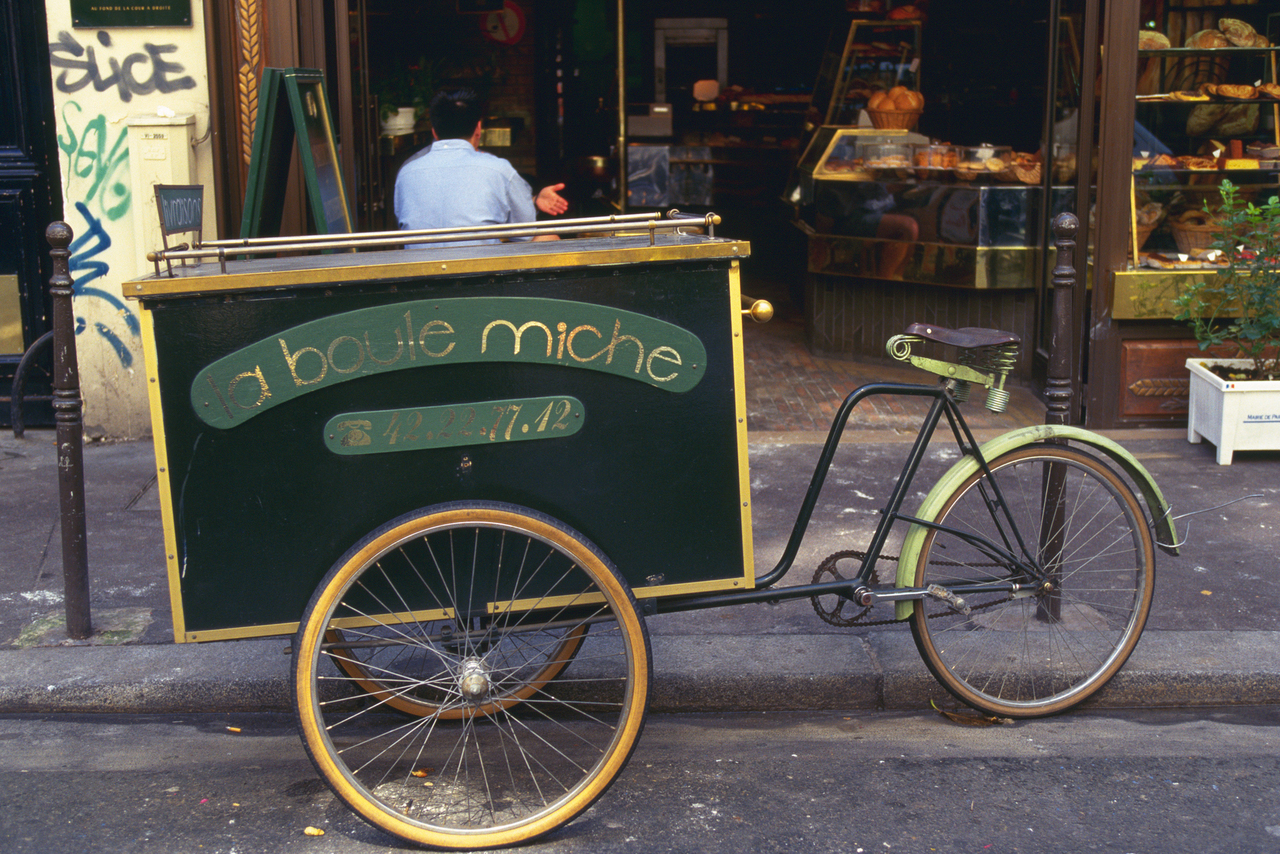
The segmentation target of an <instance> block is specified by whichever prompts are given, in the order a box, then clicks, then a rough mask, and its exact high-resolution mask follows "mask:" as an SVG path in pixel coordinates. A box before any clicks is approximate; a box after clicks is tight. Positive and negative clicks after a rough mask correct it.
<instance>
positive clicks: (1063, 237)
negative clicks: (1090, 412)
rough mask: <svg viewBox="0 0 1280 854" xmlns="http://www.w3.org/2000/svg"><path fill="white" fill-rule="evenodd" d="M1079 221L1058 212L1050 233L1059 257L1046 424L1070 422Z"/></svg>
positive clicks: (1045, 392) (1051, 337)
mask: <svg viewBox="0 0 1280 854" xmlns="http://www.w3.org/2000/svg"><path fill="white" fill-rule="evenodd" d="M1079 230H1080V221H1079V220H1078V219H1076V216H1075V214H1070V213H1060V214H1058V215H1057V216H1056V217H1054V218H1053V236H1054V237H1055V238H1056V243H1055V245H1056V246H1057V247H1058V261H1057V264H1055V265H1054V268H1053V281H1052V284H1053V332H1052V334H1051V336H1050V338H1049V365H1048V368H1049V370H1048V377H1047V379H1046V380H1045V385H1044V396H1045V400H1046V401H1047V407H1046V410H1045V414H1044V423H1046V424H1069V423H1070V422H1071V398H1072V396H1073V394H1074V391H1075V388H1074V387H1075V383H1074V382H1073V378H1072V374H1073V370H1072V358H1071V355H1072V352H1073V351H1074V348H1073V347H1072V342H1071V311H1072V301H1073V300H1074V298H1075V287H1076V268H1075V250H1076V233H1077V232H1078V231H1079Z"/></svg>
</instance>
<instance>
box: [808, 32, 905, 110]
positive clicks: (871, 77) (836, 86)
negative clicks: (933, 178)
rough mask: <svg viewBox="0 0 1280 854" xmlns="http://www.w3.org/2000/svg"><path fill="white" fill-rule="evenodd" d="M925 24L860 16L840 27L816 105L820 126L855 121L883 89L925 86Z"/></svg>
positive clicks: (825, 65)
mask: <svg viewBox="0 0 1280 854" xmlns="http://www.w3.org/2000/svg"><path fill="white" fill-rule="evenodd" d="M920 28H921V22H920V21H918V20H915V21H905V20H904V21H872V20H864V19H854V20H852V21H850V22H849V28H848V30H847V31H841V30H834V31H833V32H832V34H831V38H830V40H829V41H828V43H827V48H826V51H825V52H824V53H823V58H822V64H821V66H820V68H819V71H818V80H817V84H816V85H815V87H814V91H813V99H812V102H811V105H810V106H811V116H812V117H813V122H814V125H815V127H816V126H819V125H848V124H855V123H856V122H857V120H858V111H859V110H861V109H863V108H864V107H865V106H866V103H867V99H868V98H870V97H871V94H872V93H873V92H875V91H876V90H877V89H890V88H892V87H894V86H899V85H900V86H907V87H909V88H912V89H919V88H920Z"/></svg>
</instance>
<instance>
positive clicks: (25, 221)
mask: <svg viewBox="0 0 1280 854" xmlns="http://www.w3.org/2000/svg"><path fill="white" fill-rule="evenodd" d="M47 44H48V35H47V31H46V28H45V12H44V4H42V3H32V2H30V0H0V57H2V60H0V61H2V62H3V63H4V66H5V68H4V73H3V74H0V234H4V235H6V239H5V240H3V241H0V425H3V426H6V427H8V426H11V421H10V418H11V415H10V413H11V405H12V397H13V391H14V384H15V383H14V380H15V375H17V376H19V377H23V376H25V383H23V385H24V397H25V398H26V399H27V402H26V403H25V404H24V406H23V409H22V421H23V423H24V424H25V425H26V426H50V425H52V424H53V407H52V403H51V400H50V397H51V393H52V389H51V388H50V386H51V381H50V380H51V376H52V371H51V365H50V362H51V357H52V353H53V348H52V347H51V346H40V347H35V345H36V344H37V342H40V341H41V340H42V338H43V336H44V335H45V333H47V332H48V331H49V330H50V329H51V328H52V313H51V305H50V298H49V295H48V288H47V287H46V284H45V283H46V282H47V281H48V278H49V272H50V271H49V256H48V244H46V243H45V240H44V231H45V228H46V227H47V226H48V225H49V223H50V222H53V221H55V220H60V219H62V198H61V195H60V192H59V187H60V185H61V182H60V181H59V180H58V156H57V146H56V141H55V140H54V137H53V127H54V113H53V86H52V84H51V83H50V80H49V51H48V46H47ZM45 340H46V341H47V339H45ZM28 352H30V356H29V357H28V358H27V359H26V360H25V362H24V359H23V357H24V355H26V354H28ZM20 368H21V369H22V370H21V373H20V372H19V369H20Z"/></svg>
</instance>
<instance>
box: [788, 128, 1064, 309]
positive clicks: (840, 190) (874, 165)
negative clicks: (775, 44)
mask: <svg viewBox="0 0 1280 854" xmlns="http://www.w3.org/2000/svg"><path fill="white" fill-rule="evenodd" d="M1041 178H1042V173H1041V170H1040V166H1039V163H1038V161H1035V160H1034V159H1033V158H1032V156H1031V155H1014V153H1013V152H1011V151H1010V150H1009V149H1008V147H1006V146H968V147H966V146H952V145H946V144H940V143H936V142H931V141H930V140H929V139H928V138H926V137H923V136H921V135H920V134H916V133H910V132H906V131H883V130H875V129H870V128H851V127H832V126H826V127H822V128H819V129H818V131H817V132H816V133H815V134H814V137H813V141H812V143H811V144H810V146H809V148H808V149H807V150H806V152H805V154H804V156H803V157H802V158H801V160H800V163H799V164H798V166H797V168H796V174H795V177H794V179H793V182H792V186H791V187H790V188H789V193H788V201H790V202H791V203H792V204H793V205H794V206H795V209H796V220H797V223H798V225H799V227H800V228H801V230H802V231H804V232H805V235H806V237H807V239H808V245H809V254H808V271H809V272H810V273H817V274H828V275H836V276H847V277H858V278H868V279H889V280H901V281H908V282H918V283H921V284H931V285H947V286H951V287H965V288H1026V287H1029V286H1030V283H1031V282H1033V281H1034V277H1035V276H1036V275H1037V274H1038V272H1039V270H1040V267H1041V263H1042V257H1041V252H1040V246H1041V243H1042V240H1041V238H1042V233H1043V229H1044V228H1045V227H1047V226H1046V224H1045V223H1044V222H1042V221H1041V213H1040V212H1041V210H1042V205H1041V200H1042V196H1043V193H1044V192H1045V188H1044V187H1043V185H1042V183H1041ZM1048 192H1049V193H1050V194H1051V201H1050V205H1049V209H1050V212H1051V213H1050V220H1051V219H1052V216H1054V215H1056V214H1057V213H1060V212H1062V211H1066V210H1071V209H1072V208H1073V206H1074V199H1075V189H1074V187H1067V186H1051V187H1050V188H1049V190H1048Z"/></svg>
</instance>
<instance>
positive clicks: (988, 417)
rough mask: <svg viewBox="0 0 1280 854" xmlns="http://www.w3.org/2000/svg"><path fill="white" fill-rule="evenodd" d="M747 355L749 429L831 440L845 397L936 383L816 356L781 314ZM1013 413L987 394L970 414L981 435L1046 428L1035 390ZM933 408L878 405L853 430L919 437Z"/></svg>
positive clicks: (1017, 396) (1021, 397)
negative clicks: (865, 388) (810, 433)
mask: <svg viewBox="0 0 1280 854" xmlns="http://www.w3.org/2000/svg"><path fill="white" fill-rule="evenodd" d="M743 326H744V330H743V350H744V352H745V355H746V379H747V429H748V430H753V431H794V430H816V431H822V432H826V431H827V430H828V429H829V428H830V426H831V419H832V417H833V416H834V415H835V413H836V410H837V409H839V407H840V402H841V401H842V400H844V398H845V396H846V395H847V394H848V393H849V392H850V391H852V390H853V389H855V388H857V387H858V386H860V385H863V384H865V383H869V382H881V381H892V382H911V383H929V382H931V380H930V375H929V374H926V373H924V372H923V371H920V370H917V369H916V368H913V367H911V366H909V365H905V364H902V363H898V362H894V361H892V360H890V359H888V358H887V357H886V358H885V359H879V360H873V359H860V360H857V361H853V360H846V359H836V358H824V357H821V356H815V355H813V354H811V353H810V352H809V350H808V348H807V347H806V346H805V343H804V324H803V322H802V321H801V319H800V318H798V317H796V316H794V315H788V314H786V313H784V312H780V313H779V316H777V317H775V318H774V319H773V320H771V321H769V322H768V323H763V324H757V323H751V322H750V321H746V322H744V324H743ZM1009 390H1010V401H1009V408H1008V410H1007V411H1006V412H1004V413H1000V414H995V413H992V412H989V411H988V410H987V409H986V408H985V407H984V406H983V405H982V395H981V393H980V392H979V393H976V394H975V395H974V397H973V401H972V402H971V403H969V404H967V405H966V406H965V408H964V411H965V417H966V419H968V421H969V426H970V427H972V428H973V429H975V430H985V429H999V430H1007V429H1012V428H1015V427H1023V426H1026V425H1029V424H1040V423H1043V422H1044V405H1043V404H1042V403H1041V401H1040V400H1039V398H1038V397H1037V396H1036V394H1035V393H1034V392H1033V391H1032V390H1031V389H1030V388H1028V387H1024V386H1020V385H1014V386H1012V387H1011V388H1010V389H1009ZM927 408H928V403H927V402H926V401H924V400H921V399H916V398H902V397H897V398H894V397H875V398H871V399H870V400H867V401H864V402H863V403H861V404H859V405H858V408H857V409H856V410H854V413H853V417H852V418H850V423H849V426H850V427H851V428H862V429H889V430H893V431H895V432H900V433H903V434H904V436H910V435H914V434H915V431H916V427H917V426H918V425H919V422H920V419H921V417H922V416H923V414H924V412H925V410H926V409H927Z"/></svg>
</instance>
